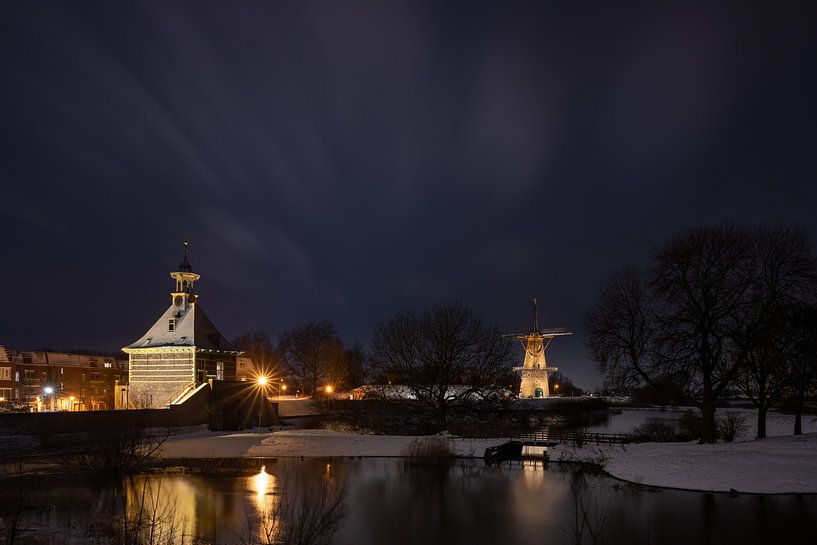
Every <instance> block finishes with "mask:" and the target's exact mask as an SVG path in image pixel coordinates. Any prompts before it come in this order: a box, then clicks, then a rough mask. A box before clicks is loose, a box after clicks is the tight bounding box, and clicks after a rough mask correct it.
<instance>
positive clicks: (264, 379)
mask: <svg viewBox="0 0 817 545" xmlns="http://www.w3.org/2000/svg"><path fill="white" fill-rule="evenodd" d="M266 383H267V377H265V376H260V377H258V385H259V386H264V385H265V384H266Z"/></svg>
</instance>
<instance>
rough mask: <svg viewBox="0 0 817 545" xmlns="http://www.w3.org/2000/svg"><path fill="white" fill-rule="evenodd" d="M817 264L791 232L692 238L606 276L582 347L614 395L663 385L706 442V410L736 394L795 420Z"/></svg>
mask: <svg viewBox="0 0 817 545" xmlns="http://www.w3.org/2000/svg"><path fill="white" fill-rule="evenodd" d="M816 303H817V261H815V258H814V255H813V253H812V244H811V240H810V238H809V236H808V233H807V232H806V231H805V230H804V229H802V228H800V227H797V226H780V225H761V226H742V225H717V226H704V227H698V228H695V229H691V230H689V231H687V232H685V233H682V234H679V235H676V236H674V237H672V238H671V239H670V240H669V241H668V242H666V243H665V244H663V245H662V246H660V247H659V248H657V249H656V250H655V251H654V252H653V253H652V255H651V256H650V260H649V262H648V264H646V265H645V266H636V265H628V266H626V267H624V268H623V269H621V270H618V271H615V272H613V273H612V274H610V275H609V276H608V278H607V279H606V280H605V282H604V284H603V285H602V287H601V290H600V292H599V295H598V298H597V301H596V303H595V304H594V305H593V306H592V307H591V308H590V309H589V310H588V311H587V313H586V315H585V320H584V325H585V332H586V336H585V342H586V345H587V347H588V349H589V351H590V353H591V354H592V356H593V358H594V359H595V361H596V362H597V363H598V365H599V369H600V370H601V372H602V373H603V374H604V375H605V376H606V377H607V379H608V381H609V382H610V383H612V384H614V385H616V386H618V387H619V388H625V389H626V388H632V387H636V386H640V385H645V384H646V385H649V386H652V387H654V388H655V389H656V390H662V389H666V385H667V384H668V383H669V384H672V385H674V386H675V388H676V389H680V390H681V391H682V392H683V394H684V396H685V398H686V400H687V401H688V402H691V403H694V404H696V405H697V406H698V407H699V408H700V410H701V413H702V416H703V430H702V441H704V442H714V441H715V440H716V436H717V431H716V426H715V407H716V403H717V402H718V401H719V400H720V399H722V398H723V397H724V395H725V394H726V393H728V392H729V391H730V389H734V388H735V387H737V388H740V389H741V390H742V391H743V392H745V394H746V395H747V396H748V397H749V398H750V399H751V400H752V401H753V402H754V403H755V405H756V406H757V408H758V437H765V434H766V413H767V412H768V410H769V408H770V407H772V406H774V405H775V404H777V403H779V402H780V401H781V399H783V398H784V397H789V398H791V399H792V400H793V402H794V403H795V406H796V412H797V424H796V430H795V431H796V433H799V432H800V429H801V428H800V412H801V411H802V404H803V400H804V399H805V397H806V396H807V395H808V394H809V393H811V392H812V391H813V390H814V388H815V387H817V361H815V359H817V358H815V348H817V346H816V345H817V339H815V337H817V321H816V317H817V306H815V304H816Z"/></svg>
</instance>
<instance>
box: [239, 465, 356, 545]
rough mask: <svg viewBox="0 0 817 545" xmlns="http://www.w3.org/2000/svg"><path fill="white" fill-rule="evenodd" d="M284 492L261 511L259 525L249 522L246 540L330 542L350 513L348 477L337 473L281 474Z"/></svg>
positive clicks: (262, 543)
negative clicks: (347, 506)
mask: <svg viewBox="0 0 817 545" xmlns="http://www.w3.org/2000/svg"><path fill="white" fill-rule="evenodd" d="M278 478H279V486H280V489H281V490H282V494H281V496H279V497H278V498H277V500H276V501H274V502H272V503H271V504H270V505H269V506H268V507H266V508H265V509H264V511H263V512H262V513H261V514H260V517H259V519H260V520H259V521H258V528H257V530H256V528H254V527H253V525H252V523H251V522H250V521H248V523H249V532H248V533H247V537H246V538H244V539H241V542H242V543H246V544H248V545H249V544H252V545H255V544H258V545H273V544H284V545H327V544H329V543H332V539H333V537H334V535H335V533H336V532H337V530H338V528H339V527H340V524H341V523H342V522H343V519H344V517H345V515H346V501H345V497H346V485H345V478H344V477H343V476H339V475H337V474H335V473H331V474H327V475H318V476H315V475H314V474H309V475H303V474H299V472H297V471H293V470H291V469H290V470H286V471H284V472H283V473H282V474H281V475H279V477H278Z"/></svg>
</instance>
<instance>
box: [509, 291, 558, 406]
mask: <svg viewBox="0 0 817 545" xmlns="http://www.w3.org/2000/svg"><path fill="white" fill-rule="evenodd" d="M572 334H573V333H572V332H570V331H568V330H567V329H563V328H555V329H541V330H540V329H539V309H538V308H537V306H536V299H534V300H533V330H532V331H530V332H528V333H517V334H512V335H506V337H514V338H515V339H517V340H519V342H520V343H522V347H523V348H524V349H525V359H524V361H523V362H522V367H514V368H513V370H514V371H515V372H516V373H518V374H519V376H520V377H522V383H521V384H520V385H519V398H520V399H527V398H544V397H550V387H549V384H548V376H549V375H550V374H552V373H555V372H556V371H557V370H558V368H556V367H548V365H547V360H546V359H545V351H546V350H547V347H548V346H549V345H550V341H552V340H553V339H554V337H563V336H566V335H572Z"/></svg>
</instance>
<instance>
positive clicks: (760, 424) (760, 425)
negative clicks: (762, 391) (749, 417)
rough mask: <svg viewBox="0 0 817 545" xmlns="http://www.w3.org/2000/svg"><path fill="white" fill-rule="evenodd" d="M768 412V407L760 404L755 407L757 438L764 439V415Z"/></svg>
mask: <svg viewBox="0 0 817 545" xmlns="http://www.w3.org/2000/svg"><path fill="white" fill-rule="evenodd" d="M768 412H769V407H768V406H766V404H765V403H763V402H761V403H759V404H758V406H757V438H758V439H765V438H766V414H767V413H768Z"/></svg>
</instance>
